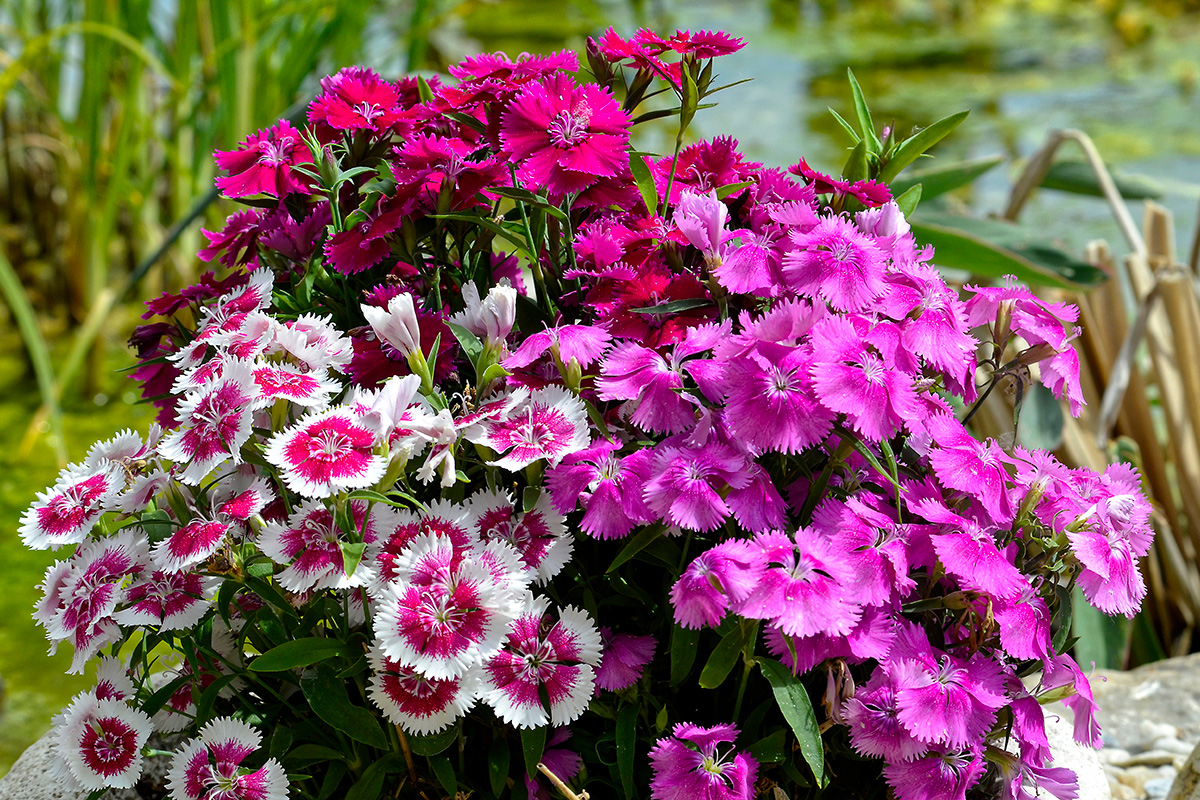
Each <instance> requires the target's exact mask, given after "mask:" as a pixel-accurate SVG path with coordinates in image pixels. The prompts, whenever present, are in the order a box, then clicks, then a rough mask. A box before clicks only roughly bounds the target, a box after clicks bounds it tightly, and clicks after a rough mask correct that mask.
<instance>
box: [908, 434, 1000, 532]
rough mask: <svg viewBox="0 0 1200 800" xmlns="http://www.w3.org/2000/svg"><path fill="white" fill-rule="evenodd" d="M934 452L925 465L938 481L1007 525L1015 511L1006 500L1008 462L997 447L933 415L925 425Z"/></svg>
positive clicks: (998, 522) (998, 521) (997, 521)
mask: <svg viewBox="0 0 1200 800" xmlns="http://www.w3.org/2000/svg"><path fill="white" fill-rule="evenodd" d="M926 428H927V429H928V431H929V433H930V434H931V435H932V436H933V440H934V442H935V443H936V444H937V445H938V447H937V449H935V450H933V451H931V452H930V453H929V462H930V463H931V464H932V465H933V471H934V473H935V474H936V475H937V477H938V480H940V481H941V482H942V483H943V484H945V485H946V486H948V487H949V488H951V489H958V490H959V491H960V492H965V493H967V494H968V495H971V496H972V497H974V498H975V499H977V500H978V501H979V502H980V503H981V504H982V505H983V507H984V509H985V510H986V511H987V512H988V514H990V515H991V518H992V519H993V520H995V522H996V523H997V524H999V525H1007V524H1008V523H1009V522H1010V521H1011V520H1012V518H1013V514H1014V513H1015V510H1014V509H1013V507H1012V503H1011V501H1010V500H1009V497H1008V489H1007V481H1008V479H1009V475H1008V471H1007V470H1006V469H1005V465H1006V464H1009V463H1011V462H1012V460H1011V459H1010V458H1009V456H1007V455H1006V454H1005V453H1004V451H1003V450H1001V449H1000V445H998V444H996V443H995V442H991V441H989V442H987V443H984V442H980V441H978V440H976V439H975V437H973V436H972V435H971V434H970V433H968V432H967V429H966V428H964V427H963V425H962V423H961V422H959V421H958V420H957V419H955V418H954V417H952V416H950V415H949V414H943V415H937V416H935V417H933V418H931V419H930V420H929V421H928V422H927V423H926Z"/></svg>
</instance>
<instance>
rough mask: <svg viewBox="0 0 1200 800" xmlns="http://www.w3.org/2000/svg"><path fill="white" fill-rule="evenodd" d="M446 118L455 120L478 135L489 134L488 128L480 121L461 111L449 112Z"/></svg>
mask: <svg viewBox="0 0 1200 800" xmlns="http://www.w3.org/2000/svg"><path fill="white" fill-rule="evenodd" d="M446 116H447V117H449V118H450V119H452V120H454V121H455V122H457V123H458V124H460V125H466V126H467V127H468V128H470V129H471V130H473V131H475V132H476V133H485V132H487V127H486V126H485V125H484V124H483V123H482V122H480V121H479V120H477V119H475V118H474V117H472V116H471V115H470V114H464V113H462V112H461V111H447V112H446Z"/></svg>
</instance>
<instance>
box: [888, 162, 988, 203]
mask: <svg viewBox="0 0 1200 800" xmlns="http://www.w3.org/2000/svg"><path fill="white" fill-rule="evenodd" d="M1003 162H1004V156H1000V155H996V156H984V157H983V158H973V159H971V160H969V161H955V162H953V163H951V164H939V165H938V166H935V167H928V168H926V169H914V170H912V171H911V172H908V173H906V174H905V175H904V176H903V177H900V178H896V179H895V180H894V181H892V182H891V183H890V184H889V186H890V187H891V190H892V194H894V195H898V194H902V193H904V192H907V191H908V190H909V189H911V188H912V187H914V186H918V185H919V186H920V187H921V196H922V197H924V198H925V199H926V200H929V199H931V198H934V197H937V196H938V195H943V194H945V193H946V192H949V191H951V190H953V189H957V188H958V187H960V186H966V185H967V184H968V183H970V182H971V181H973V180H975V179H976V178H978V177H979V176H980V175H983V174H984V173H986V172H988V171H990V170H992V169H994V168H995V167H996V166H998V165H1000V164H1002V163H1003Z"/></svg>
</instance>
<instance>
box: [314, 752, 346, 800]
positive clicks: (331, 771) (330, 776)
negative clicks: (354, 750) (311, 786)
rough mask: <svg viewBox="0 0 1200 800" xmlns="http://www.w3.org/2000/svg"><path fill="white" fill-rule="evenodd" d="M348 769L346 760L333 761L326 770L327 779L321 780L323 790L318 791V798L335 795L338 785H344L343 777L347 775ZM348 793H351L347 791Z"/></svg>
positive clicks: (327, 798) (321, 799)
mask: <svg viewBox="0 0 1200 800" xmlns="http://www.w3.org/2000/svg"><path fill="white" fill-rule="evenodd" d="M348 771H349V769H348V768H347V766H346V762H344V761H334V762H331V763H330V764H329V768H328V770H327V771H326V772H325V780H323V781H321V791H319V792H318V793H317V800H329V798H330V797H333V795H334V793H335V792H336V791H337V790H338V787H339V786H341V785H342V779H343V778H345V777H346V773H347V772H348ZM347 794H349V793H348V792H347Z"/></svg>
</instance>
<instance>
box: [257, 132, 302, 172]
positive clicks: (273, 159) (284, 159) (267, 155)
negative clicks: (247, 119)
mask: <svg viewBox="0 0 1200 800" xmlns="http://www.w3.org/2000/svg"><path fill="white" fill-rule="evenodd" d="M294 146H295V143H294V142H293V141H292V139H291V137H288V138H286V139H280V140H279V141H278V142H272V141H270V140H268V141H265V142H259V143H258V163H260V164H266V165H267V166H270V167H278V166H282V165H284V164H287V163H289V162H290V161H291V157H292V149H293V147H294Z"/></svg>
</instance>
